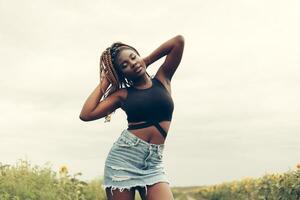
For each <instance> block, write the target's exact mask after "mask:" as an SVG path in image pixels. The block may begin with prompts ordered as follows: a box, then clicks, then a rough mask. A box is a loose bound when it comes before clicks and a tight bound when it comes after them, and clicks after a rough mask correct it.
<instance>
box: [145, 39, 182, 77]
mask: <svg viewBox="0 0 300 200" xmlns="http://www.w3.org/2000/svg"><path fill="white" fill-rule="evenodd" d="M183 49H184V37H183V36H182V35H177V36H175V37H173V38H171V39H169V40H168V41H166V42H164V43H163V44H162V45H160V46H159V47H158V48H157V49H155V50H154V51H153V52H152V53H151V54H150V55H149V56H147V57H145V58H144V62H145V64H146V66H147V67H148V66H149V65H151V64H152V63H153V62H155V61H156V60H158V59H160V58H161V57H163V56H165V55H167V57H166V59H165V61H164V63H163V64H162V65H161V66H160V68H159V69H158V71H157V74H159V76H163V77H164V78H165V79H167V80H168V81H171V79H172V77H173V75H174V73H175V71H176V69H177V67H178V66H179V63H180V61H181V58H182V54H183Z"/></svg>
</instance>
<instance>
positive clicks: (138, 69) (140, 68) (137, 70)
mask: <svg viewBox="0 0 300 200" xmlns="http://www.w3.org/2000/svg"><path fill="white" fill-rule="evenodd" d="M141 70H142V67H138V68H137V69H136V70H134V71H135V72H136V73H139V72H140V71H141Z"/></svg>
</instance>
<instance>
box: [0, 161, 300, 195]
mask: <svg viewBox="0 0 300 200" xmlns="http://www.w3.org/2000/svg"><path fill="white" fill-rule="evenodd" d="M297 168H298V169H296V170H289V171H288V172H286V173H282V174H278V173H277V174H275V173H274V174H265V175H264V176H263V177H260V178H250V177H249V178H244V179H241V180H237V181H232V182H224V183H221V184H216V185H209V186H194V187H172V188H171V190H172V193H173V195H174V198H175V200H192V199H193V200H300V164H299V165H298V166H297ZM80 175H82V174H81V173H80V172H79V173H75V174H73V175H70V174H69V172H68V168H67V167H66V166H62V167H61V168H60V169H59V171H58V172H55V171H53V170H52V169H51V165H50V163H46V164H45V165H44V166H42V167H39V166H36V165H35V166H32V165H31V164H30V162H29V161H27V160H19V161H18V162H17V163H16V164H15V165H6V164H2V163H0V200H105V199H106V195H105V191H104V190H103V189H102V183H103V179H102V177H100V178H96V179H93V180H91V181H88V182H85V181H81V180H80V179H79V178H78V176H80ZM135 199H136V200H140V199H141V198H140V196H139V195H138V192H136V198H135Z"/></svg>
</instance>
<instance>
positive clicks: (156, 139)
mask: <svg viewBox="0 0 300 200" xmlns="http://www.w3.org/2000/svg"><path fill="white" fill-rule="evenodd" d="M183 50H184V38H183V36H181V35H177V36H175V37H173V38H171V39H169V40H167V41H166V42H164V43H163V44H161V45H160V46H159V47H158V48H157V49H155V50H154V51H153V52H152V53H151V54H150V55H148V56H146V57H144V58H142V57H140V56H138V54H137V53H136V52H135V51H134V50H131V49H123V50H122V51H121V52H120V54H119V55H118V58H117V63H118V67H119V69H120V70H121V72H122V73H123V75H124V76H125V77H126V78H128V79H130V80H132V81H133V87H135V88H138V89H146V88H149V87H151V85H152V81H151V78H150V77H149V76H148V75H147V74H146V69H147V68H148V67H149V66H150V65H151V64H152V63H153V62H155V61H157V60H158V59H160V58H161V57H163V56H166V59H165V61H164V63H163V64H162V65H161V66H160V67H159V69H158V70H157V72H156V74H155V77H156V78H157V79H159V80H160V81H161V82H162V83H163V85H164V86H165V87H166V88H167V90H168V92H169V93H170V94H171V80H172V77H173V75H174V73H175V71H176V70H177V68H178V66H179V64H180V61H181V58H182V54H183ZM108 86H109V82H108V80H107V79H106V78H103V79H102V81H101V83H100V84H99V85H98V86H97V87H96V88H95V90H94V91H93V92H92V94H91V95H90V96H89V97H88V99H87V100H86V102H85V104H84V106H83V108H82V111H81V113H80V119H81V120H83V121H91V120H96V119H100V118H102V117H104V116H106V115H107V114H110V113H112V112H113V111H114V110H116V109H118V108H120V107H121V103H122V101H124V100H125V99H126V98H127V90H126V89H120V90H117V91H116V92H114V93H113V94H111V95H110V96H108V97H107V98H106V99H105V100H103V101H101V102H99V99H101V97H102V95H103V93H102V92H99V91H100V89H102V91H105V90H106V88H107V87H108ZM138 123H142V121H141V122H137V123H134V124H138ZM170 123H171V121H162V122H160V125H161V127H162V128H163V129H164V130H165V131H166V132H168V130H169V127H170ZM130 132H132V133H133V134H134V135H136V136H137V137H139V138H141V139H142V140H145V141H147V142H148V143H153V144H163V143H164V141H165V138H164V137H163V136H162V135H161V134H160V133H159V131H158V130H157V129H156V127H154V126H150V127H146V128H142V129H134V130H130ZM135 189H138V191H139V192H140V195H141V197H142V199H143V200H144V199H147V200H157V199H162V200H172V199H174V198H173V195H172V192H171V189H170V187H169V185H168V184H167V183H164V182H159V183H155V184H153V185H149V186H147V197H146V196H145V189H144V188H142V187H136V188H132V189H131V190H130V191H128V190H123V192H120V191H119V190H113V194H114V195H113V196H111V193H110V188H107V189H106V194H107V198H108V199H109V200H117V199H118V200H121V199H122V200H134V196H135Z"/></svg>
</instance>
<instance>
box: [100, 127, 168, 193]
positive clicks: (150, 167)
mask: <svg viewBox="0 0 300 200" xmlns="http://www.w3.org/2000/svg"><path fill="white" fill-rule="evenodd" d="M164 147H165V145H164V144H152V143H148V142H147V141H145V140H143V139H140V138H139V137H137V136H136V135H134V134H133V133H131V132H130V131H129V130H127V129H124V130H123V131H122V133H121V135H120V136H119V137H118V139H117V140H116V141H115V142H114V143H113V145H112V147H111V149H110V151H109V153H108V155H107V157H106V160H105V166H104V180H103V184H102V187H103V189H106V188H107V187H111V193H112V190H114V189H119V190H120V192H122V191H123V190H124V189H127V190H130V189H131V188H132V187H137V186H140V187H145V190H146V195H147V186H146V185H152V184H154V183H158V182H166V183H168V184H170V182H169V180H168V178H167V175H166V172H165V169H164V163H163V150H164ZM112 195H113V193H112Z"/></svg>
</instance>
